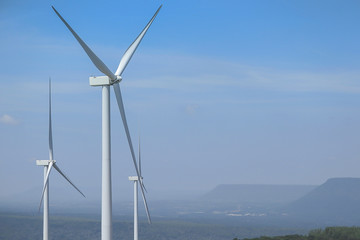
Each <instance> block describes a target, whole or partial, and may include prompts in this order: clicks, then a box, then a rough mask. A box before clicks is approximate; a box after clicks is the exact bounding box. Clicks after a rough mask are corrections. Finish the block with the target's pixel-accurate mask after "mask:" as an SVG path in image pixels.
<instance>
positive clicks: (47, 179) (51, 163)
mask: <svg viewBox="0 0 360 240" xmlns="http://www.w3.org/2000/svg"><path fill="white" fill-rule="evenodd" d="M53 165H54V162H53V161H51V162H50V164H49V165H48V170H47V172H46V177H45V181H44V187H43V190H42V193H41V199H40V205H39V212H40V208H41V204H42V201H43V199H44V193H45V189H46V187H47V184H48V182H49V175H50V172H51V169H52V166H53Z"/></svg>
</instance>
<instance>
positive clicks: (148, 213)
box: [139, 181, 151, 224]
mask: <svg viewBox="0 0 360 240" xmlns="http://www.w3.org/2000/svg"><path fill="white" fill-rule="evenodd" d="M139 183H140V189H141V196H142V199H143V202H144V206H145V211H146V216H147V219H148V222H149V224H151V217H150V212H149V207H148V204H147V202H146V198H145V193H144V188H143V184H142V182H141V181H139Z"/></svg>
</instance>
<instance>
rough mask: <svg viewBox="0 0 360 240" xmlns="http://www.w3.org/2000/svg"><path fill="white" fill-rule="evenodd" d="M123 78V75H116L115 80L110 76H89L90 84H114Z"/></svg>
mask: <svg viewBox="0 0 360 240" xmlns="http://www.w3.org/2000/svg"><path fill="white" fill-rule="evenodd" d="M121 80H122V77H121V76H116V79H115V80H112V79H111V78H109V77H108V76H94V77H89V82H90V86H104V85H113V84H115V83H118V82H120V81H121Z"/></svg>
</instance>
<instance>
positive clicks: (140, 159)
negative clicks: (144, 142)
mask: <svg viewBox="0 0 360 240" xmlns="http://www.w3.org/2000/svg"><path fill="white" fill-rule="evenodd" d="M139 173H140V177H141V178H142V174H141V150H140V136H139Z"/></svg>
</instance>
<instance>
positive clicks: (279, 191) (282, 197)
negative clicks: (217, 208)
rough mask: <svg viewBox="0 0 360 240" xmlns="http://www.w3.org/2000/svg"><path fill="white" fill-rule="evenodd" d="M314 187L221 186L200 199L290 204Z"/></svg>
mask: <svg viewBox="0 0 360 240" xmlns="http://www.w3.org/2000/svg"><path fill="white" fill-rule="evenodd" d="M316 187H317V186H314V185H266V184H222V185H218V186H217V187H215V188H214V189H213V190H211V191H210V192H208V193H206V194H205V195H203V196H202V197H201V199H203V200H208V201H218V202H237V203H270V204H271V203H290V202H292V201H295V200H297V199H299V198H301V197H303V196H305V195H306V194H308V193H309V192H311V191H312V190H314V189H315V188H316Z"/></svg>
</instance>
